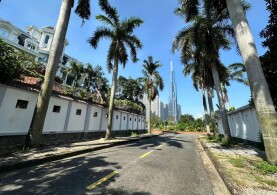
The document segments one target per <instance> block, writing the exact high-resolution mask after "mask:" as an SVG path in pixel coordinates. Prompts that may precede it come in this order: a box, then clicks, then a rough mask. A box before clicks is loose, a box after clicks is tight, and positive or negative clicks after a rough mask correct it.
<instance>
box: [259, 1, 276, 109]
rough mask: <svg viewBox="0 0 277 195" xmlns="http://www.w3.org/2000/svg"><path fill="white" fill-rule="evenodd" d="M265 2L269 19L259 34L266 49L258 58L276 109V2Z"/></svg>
mask: <svg viewBox="0 0 277 195" xmlns="http://www.w3.org/2000/svg"><path fill="white" fill-rule="evenodd" d="M266 4H267V10H268V11H269V12H270V15H269V21H268V24H267V26H266V27H265V29H264V30H263V31H262V32H261V34H260V35H261V37H262V38H264V39H265V40H264V41H263V47H267V48H268V51H267V52H266V53H265V54H264V55H263V56H261V57H260V60H261V62H262V68H263V71H264V74H265V78H266V80H267V83H268V87H269V91H270V94H271V97H272V100H273V103H274V106H275V110H276V111H277V79H276V78H277V68H276V67H277V8H276V7H277V2H276V1H271V0H266Z"/></svg>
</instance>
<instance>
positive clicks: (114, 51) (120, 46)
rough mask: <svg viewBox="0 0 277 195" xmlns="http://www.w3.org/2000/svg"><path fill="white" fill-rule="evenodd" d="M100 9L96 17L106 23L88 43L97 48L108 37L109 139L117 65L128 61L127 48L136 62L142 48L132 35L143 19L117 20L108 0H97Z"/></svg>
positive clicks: (108, 135) (115, 12) (107, 134)
mask: <svg viewBox="0 0 277 195" xmlns="http://www.w3.org/2000/svg"><path fill="white" fill-rule="evenodd" d="M99 5H100V7H101V9H102V10H103V11H104V12H105V15H97V16H96V19H98V20H99V21H101V22H103V23H104V24H106V26H102V27H98V28H97V29H96V30H95V32H94V33H93V35H92V37H91V38H90V39H89V43H90V44H91V46H92V47H93V48H97V46H98V43H99V41H100V40H101V39H102V38H107V39H110V41H111V44H110V47H109V51H108V55H107V66H108V70H109V71H111V70H113V76H112V86H111V94H110V102H109V109H108V125H107V130H106V136H105V139H110V137H111V128H112V119H113V108H114V97H115V91H116V87H117V76H118V65H119V63H120V64H122V65H123V68H124V67H125V65H126V63H127V61H128V57H129V56H128V54H127V48H129V49H130V54H131V58H132V61H133V62H137V61H138V58H137V49H140V48H142V43H141V42H140V40H139V39H138V38H137V37H136V36H135V35H133V32H134V30H135V28H136V27H139V26H140V25H141V24H142V23H143V21H142V20H141V19H139V18H135V17H131V18H128V19H125V20H123V21H120V20H119V15H118V11H117V9H116V8H114V7H112V6H111V5H110V4H109V2H108V0H99Z"/></svg>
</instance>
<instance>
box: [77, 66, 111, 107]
mask: <svg viewBox="0 0 277 195" xmlns="http://www.w3.org/2000/svg"><path fill="white" fill-rule="evenodd" d="M82 77H83V81H84V87H85V88H86V92H87V97H88V98H89V96H90V94H92V93H93V92H96V94H97V97H98V98H97V99H99V100H100V101H98V102H99V103H101V104H103V103H105V102H106V97H105V95H107V93H108V85H107V83H108V80H107V79H106V78H105V77H104V72H103V70H102V67H101V66H96V67H93V66H92V65H91V64H89V63H88V64H87V65H86V68H85V69H84V72H83V75H82Z"/></svg>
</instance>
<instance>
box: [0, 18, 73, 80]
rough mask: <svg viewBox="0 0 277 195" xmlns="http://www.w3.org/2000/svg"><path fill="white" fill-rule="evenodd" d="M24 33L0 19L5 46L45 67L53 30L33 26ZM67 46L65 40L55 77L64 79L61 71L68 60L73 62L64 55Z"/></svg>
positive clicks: (52, 28) (0, 28)
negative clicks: (30, 57) (24, 54)
mask: <svg viewBox="0 0 277 195" xmlns="http://www.w3.org/2000/svg"><path fill="white" fill-rule="evenodd" d="M26 30H27V31H26V32H25V31H23V30H21V29H19V28H17V27H16V26H14V25H13V24H12V23H10V22H8V21H5V20H2V19H0V38H1V39H2V40H3V41H4V42H6V43H7V44H9V45H11V46H13V47H14V48H16V49H17V50H20V51H23V52H26V53H27V54H29V55H31V56H33V57H34V59H35V61H36V62H40V63H42V64H43V65H46V64H47V62H48V58H49V51H50V48H51V44H52V41H53V37H54V32H55V28H54V27H52V26H46V27H43V28H37V27H35V26H27V27H26ZM68 45H69V43H68V41H67V40H66V39H65V42H64V48H63V53H62V55H61V58H60V63H59V66H58V69H57V73H56V75H57V76H59V77H60V78H64V77H65V75H63V73H62V71H61V70H62V69H63V68H66V67H67V66H68V63H69V61H70V60H75V59H73V58H71V57H70V56H68V55H66V54H64V50H65V48H66V47H67V46H68Z"/></svg>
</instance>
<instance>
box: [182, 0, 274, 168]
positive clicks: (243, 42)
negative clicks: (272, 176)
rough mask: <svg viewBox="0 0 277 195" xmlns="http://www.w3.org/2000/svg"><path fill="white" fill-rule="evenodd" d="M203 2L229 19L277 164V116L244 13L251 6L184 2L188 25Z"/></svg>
mask: <svg viewBox="0 0 277 195" xmlns="http://www.w3.org/2000/svg"><path fill="white" fill-rule="evenodd" d="M200 1H202V2H203V1H205V2H207V3H208V4H209V6H211V7H212V8H213V10H214V12H216V13H217V14H221V15H222V13H224V14H227V16H230V19H231V21H232V26H233V30H234V33H235V37H236V40H237V43H238V46H239V49H240V53H241V55H242V58H243V62H244V64H245V69H246V72H247V76H248V79H249V85H250V89H251V94H252V95H253V99H254V103H255V107H256V111H257V115H258V119H259V123H260V126H261V130H262V133H263V140H264V145H265V151H266V155H267V160H268V161H269V162H270V163H271V164H277V147H276V145H277V143H276V142H277V141H276V140H277V133H276V129H277V127H276V124H277V113H276V111H275V109H274V104H273V101H272V98H271V95H270V92H269V88H268V85H267V82H266V79H265V77H264V74H263V71H262V67H261V62H260V60H259V57H258V53H257V49H256V45H255V42H254V39H253V35H252V32H251V30H250V27H249V24H248V22H247V19H246V17H245V10H246V8H249V7H250V6H249V4H247V3H245V1H242V0H216V1H211V0H182V1H181V2H182V3H183V6H182V7H185V8H186V9H184V11H183V12H181V14H183V15H184V13H185V14H187V13H189V14H187V15H188V16H190V17H187V18H186V20H187V21H189V20H190V19H191V18H193V17H194V16H195V15H198V13H199V5H200V3H199V2H200ZM226 8H228V9H226ZM177 11H178V10H177ZM179 13H180V12H179Z"/></svg>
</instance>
